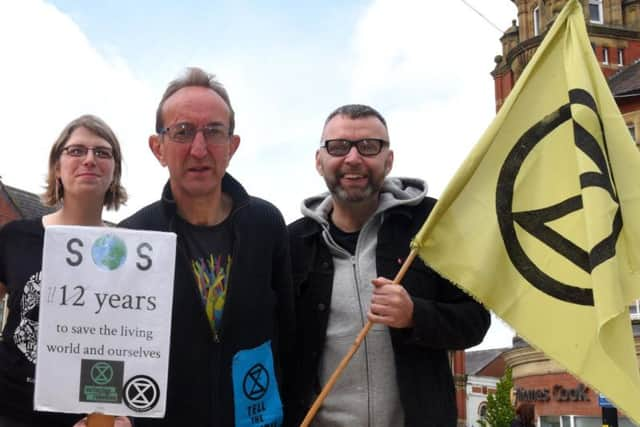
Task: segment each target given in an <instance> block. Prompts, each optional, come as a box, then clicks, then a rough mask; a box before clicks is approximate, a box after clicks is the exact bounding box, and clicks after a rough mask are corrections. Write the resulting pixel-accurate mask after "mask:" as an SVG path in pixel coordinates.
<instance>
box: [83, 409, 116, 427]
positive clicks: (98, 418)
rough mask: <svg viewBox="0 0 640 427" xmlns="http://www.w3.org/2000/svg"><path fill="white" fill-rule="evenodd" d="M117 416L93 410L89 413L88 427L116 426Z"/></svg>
mask: <svg viewBox="0 0 640 427" xmlns="http://www.w3.org/2000/svg"><path fill="white" fill-rule="evenodd" d="M115 423H116V417H114V416H113V415H104V414H99V413H97V412H93V413H91V414H89V415H87V427H114V425H115Z"/></svg>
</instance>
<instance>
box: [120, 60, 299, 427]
mask: <svg viewBox="0 0 640 427" xmlns="http://www.w3.org/2000/svg"><path fill="white" fill-rule="evenodd" d="M234 128H235V116H234V111H233V108H232V107H231V102H230V99H229V95H228V93H227V91H226V89H225V88H224V87H223V86H222V85H221V84H220V83H219V82H218V81H217V80H216V79H215V77H214V76H213V75H211V74H208V73H206V72H204V71H203V70H201V69H198V68H190V69H188V70H187V72H186V74H185V75H184V76H182V77H180V78H178V79H176V80H174V81H172V82H171V83H170V84H169V86H168V87H167V89H166V91H165V93H164V95H163V97H162V99H161V101H160V104H159V106H158V109H157V112H156V132H155V133H154V134H153V135H152V136H150V137H149V148H150V149H151V151H152V153H153V155H154V156H155V157H156V158H157V160H158V162H159V163H160V164H161V165H162V166H163V167H167V169H168V170H169V181H168V182H167V184H166V185H165V187H164V190H163V192H162V197H161V199H160V200H159V201H158V202H156V203H154V204H152V205H149V206H147V207H145V208H143V209H142V210H140V211H139V212H137V213H136V214H134V215H133V216H132V217H130V218H128V219H126V220H125V221H123V222H122V224H120V225H121V226H123V227H127V228H135V229H146V230H159V231H172V232H175V233H176V234H177V235H178V239H177V251H176V252H177V255H176V257H177V259H176V270H175V271H176V272H175V279H174V282H175V283H174V298H173V315H172V326H171V353H170V360H169V382H168V392H167V412H166V416H165V417H164V418H163V419H161V420H152V419H139V420H137V421H136V426H137V427H145V426H225V427H226V426H233V425H235V426H253V425H256V422H257V423H259V425H278V424H280V423H281V422H282V420H283V405H282V401H283V397H282V391H283V389H284V387H285V382H286V378H285V377H284V375H283V372H282V368H283V367H285V366H287V364H290V361H289V359H288V355H289V353H290V352H291V350H292V342H291V340H292V338H293V333H294V318H295V316H294V311H293V288H292V283H291V273H290V265H289V251H288V244H287V234H286V227H285V224H284V220H283V218H282V215H281V214H280V212H279V211H278V209H276V208H275V207H274V206H273V205H271V204H270V203H268V202H266V201H264V200H261V199H258V198H255V197H252V196H250V195H248V194H247V192H246V191H245V190H244V188H243V187H242V185H241V184H240V183H239V182H238V181H236V180H235V179H234V178H233V177H232V176H231V175H230V174H229V173H227V166H228V165H229V162H230V161H231V159H232V157H233V155H234V154H235V152H236V150H237V149H238V147H239V145H240V137H239V136H238V135H236V134H234ZM167 333H169V331H167Z"/></svg>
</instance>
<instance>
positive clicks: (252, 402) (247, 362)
mask: <svg viewBox="0 0 640 427" xmlns="http://www.w3.org/2000/svg"><path fill="white" fill-rule="evenodd" d="M232 378H233V400H234V404H235V418H236V426H238V427H267V426H269V427H271V426H274V427H276V426H281V425H282V421H283V415H282V402H281V400H280V393H279V391H278V382H277V379H276V375H275V370H274V368H273V353H272V352H271V341H266V342H265V343H263V344H262V345H260V346H258V347H255V348H251V349H247V350H240V351H239V352H237V353H236V354H235V355H234V356H233V362H232Z"/></svg>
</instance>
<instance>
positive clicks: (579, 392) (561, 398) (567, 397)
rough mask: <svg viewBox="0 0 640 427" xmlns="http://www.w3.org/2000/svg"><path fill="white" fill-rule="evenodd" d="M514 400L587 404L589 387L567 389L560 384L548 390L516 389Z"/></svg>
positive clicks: (579, 386)
mask: <svg viewBox="0 0 640 427" xmlns="http://www.w3.org/2000/svg"><path fill="white" fill-rule="evenodd" d="M516 400H517V401H520V402H535V401H538V402H548V401H550V400H554V401H557V402H589V401H590V399H589V387H587V386H586V385H584V384H583V383H580V384H578V385H577V386H576V387H575V388H567V387H565V386H562V385H560V384H555V385H554V386H553V387H552V388H551V389H549V388H546V387H545V388H530V389H525V388H517V389H516Z"/></svg>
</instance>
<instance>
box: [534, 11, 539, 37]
mask: <svg viewBox="0 0 640 427" xmlns="http://www.w3.org/2000/svg"><path fill="white" fill-rule="evenodd" d="M533 35H534V36H538V35H540V6H538V7H536V8H535V9H533Z"/></svg>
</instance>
